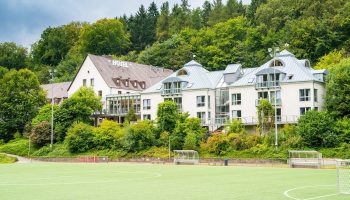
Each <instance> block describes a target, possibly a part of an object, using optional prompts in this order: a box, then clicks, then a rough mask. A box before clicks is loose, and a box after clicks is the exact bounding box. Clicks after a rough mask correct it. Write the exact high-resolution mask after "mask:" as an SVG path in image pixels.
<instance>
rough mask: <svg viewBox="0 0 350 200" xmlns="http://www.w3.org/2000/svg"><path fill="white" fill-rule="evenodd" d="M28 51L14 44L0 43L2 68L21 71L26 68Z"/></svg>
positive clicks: (0, 64)
mask: <svg viewBox="0 0 350 200" xmlns="http://www.w3.org/2000/svg"><path fill="white" fill-rule="evenodd" d="M26 60H27V49H26V48H24V47H22V46H18V45H17V44H16V43H14V42H4V43H0V66H4V67H6V68H7V69H21V68H24V67H25V66H26Z"/></svg>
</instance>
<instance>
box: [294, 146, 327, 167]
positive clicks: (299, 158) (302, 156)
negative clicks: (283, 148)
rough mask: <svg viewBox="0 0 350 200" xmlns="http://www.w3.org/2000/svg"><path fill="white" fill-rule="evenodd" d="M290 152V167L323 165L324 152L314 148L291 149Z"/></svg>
mask: <svg viewBox="0 0 350 200" xmlns="http://www.w3.org/2000/svg"><path fill="white" fill-rule="evenodd" d="M288 154H289V159H288V163H289V167H291V168H294V167H306V168H320V167H321V165H322V154H321V153H320V152H318V151H312V150H291V151H288Z"/></svg>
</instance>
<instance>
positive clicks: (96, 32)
mask: <svg viewBox="0 0 350 200" xmlns="http://www.w3.org/2000/svg"><path fill="white" fill-rule="evenodd" d="M79 43H80V44H81V47H82V50H83V52H86V53H92V54H96V55H110V54H117V55H120V54H124V53H125V52H126V50H127V49H128V48H129V45H130V39H129V34H128V33H127V32H126V31H125V29H124V25H123V23H122V22H120V21H119V20H118V19H101V20H98V21H97V22H96V23H94V24H91V25H87V26H84V27H83V28H82V30H81V34H80V37H79Z"/></svg>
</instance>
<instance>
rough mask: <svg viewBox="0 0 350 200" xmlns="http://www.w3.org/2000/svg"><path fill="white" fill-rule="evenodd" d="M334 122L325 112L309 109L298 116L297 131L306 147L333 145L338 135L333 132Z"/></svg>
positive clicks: (335, 144) (336, 143)
mask: <svg viewBox="0 0 350 200" xmlns="http://www.w3.org/2000/svg"><path fill="white" fill-rule="evenodd" d="M334 124H335V123H334V120H333V119H332V118H331V117H330V116H329V114H328V113H327V112H324V111H323V112H317V111H313V110H311V111H308V112H306V114H305V115H303V116H301V117H300V119H299V121H298V127H297V133H298V134H299V135H300V136H301V137H302V139H303V142H304V144H305V146H307V147H335V146H337V145H338V144H339V136H338V135H336V134H335V132H334Z"/></svg>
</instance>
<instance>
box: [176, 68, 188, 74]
mask: <svg viewBox="0 0 350 200" xmlns="http://www.w3.org/2000/svg"><path fill="white" fill-rule="evenodd" d="M186 75H188V73H187V71H186V70H184V69H181V70H180V71H179V72H177V76H186Z"/></svg>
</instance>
